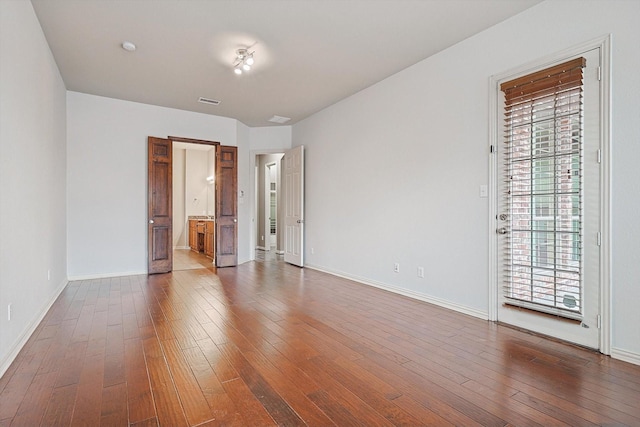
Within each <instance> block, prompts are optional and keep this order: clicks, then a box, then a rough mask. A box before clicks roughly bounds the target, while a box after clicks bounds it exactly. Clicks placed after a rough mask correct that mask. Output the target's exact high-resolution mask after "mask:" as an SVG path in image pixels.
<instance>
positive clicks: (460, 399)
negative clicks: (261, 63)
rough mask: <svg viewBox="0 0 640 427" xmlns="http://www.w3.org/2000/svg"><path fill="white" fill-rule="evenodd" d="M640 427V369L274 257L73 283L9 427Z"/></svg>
mask: <svg viewBox="0 0 640 427" xmlns="http://www.w3.org/2000/svg"><path fill="white" fill-rule="evenodd" d="M38 425H41V426H99V425H101V426H127V425H129V426H221V425H224V426H271V425H280V426H301V425H313V426H333V425H335V426H391V425H401V426H424V425H437V426H446V425H463V426H506V425H518V426H530V425H531V426H534V425H537V426H567V425H570V426H594V425H629V426H631V425H640V367H639V366H634V365H631V364H628V363H624V362H620V361H616V360H612V359H610V358H608V357H605V356H602V355H600V354H598V353H595V352H591V351H588V350H585V349H582V348H578V347H575V346H571V345H568V344H564V343H560V342H556V341H553V340H548V339H545V338H542V337H539V336H535V335H531V334H528V333H525V332H522V331H518V330H514V329H511V328H508V327H505V326H502V325H497V324H494V323H490V322H486V321H482V320H479V319H475V318H472V317H468V316H465V315H462V314H459V313H456V312H452V311H449V310H446V309H443V308H439V307H436V306H432V305H430V304H426V303H423V302H420V301H415V300H411V299H408V298H405V297H402V296H398V295H394V294H391V293H388V292H385V291H382V290H378V289H375V288H371V287H367V286H364V285H360V284H357V283H353V282H350V281H348V280H344V279H341V278H337V277H333V276H330V275H327V274H324V273H321V272H318V271H314V270H309V269H299V268H297V267H293V266H290V265H287V264H284V263H282V262H277V261H275V260H269V259H267V260H264V259H263V260H257V261H255V262H251V263H247V264H244V265H241V266H239V267H237V268H225V269H218V270H217V271H216V270H215V269H214V268H213V267H209V268H201V269H191V270H185V271H175V272H173V273H170V274H163V275H154V276H129V277H118V278H110V279H102V280H88V281H78V282H71V283H70V284H69V285H68V286H67V287H66V289H65V290H64V291H63V293H62V295H61V296H60V298H59V299H58V300H57V301H56V303H55V304H54V305H53V307H52V308H51V310H50V311H49V313H48V314H47V315H46V317H45V319H44V320H43V321H42V323H41V324H40V325H39V326H38V328H37V330H36V331H35V333H34V334H33V336H32V337H31V339H30V340H29V341H28V343H27V344H26V346H25V347H24V349H23V350H22V351H21V353H20V354H19V356H18V358H17V359H16V361H15V362H14V363H13V365H12V366H11V367H10V368H9V370H8V371H7V372H6V374H5V375H4V376H3V377H2V378H1V379H0V427H6V426H38Z"/></svg>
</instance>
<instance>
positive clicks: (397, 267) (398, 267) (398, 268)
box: [393, 262, 400, 273]
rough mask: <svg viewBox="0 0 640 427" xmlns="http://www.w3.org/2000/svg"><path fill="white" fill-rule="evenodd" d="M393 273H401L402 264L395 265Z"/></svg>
mask: <svg viewBox="0 0 640 427" xmlns="http://www.w3.org/2000/svg"><path fill="white" fill-rule="evenodd" d="M393 271H395V272H396V273H400V264H398V263H397V262H396V263H395V264H393Z"/></svg>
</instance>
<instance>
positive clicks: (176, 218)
mask: <svg viewBox="0 0 640 427" xmlns="http://www.w3.org/2000/svg"><path fill="white" fill-rule="evenodd" d="M172 162H173V170H172V174H171V177H172V184H173V192H172V194H171V195H172V197H173V200H172V201H173V218H172V221H173V247H174V248H184V247H186V246H188V245H189V241H188V240H189V239H188V234H189V232H188V226H187V218H186V216H185V204H184V200H185V197H184V192H185V163H186V150H185V149H184V148H178V147H176V146H175V145H174V146H173V159H172Z"/></svg>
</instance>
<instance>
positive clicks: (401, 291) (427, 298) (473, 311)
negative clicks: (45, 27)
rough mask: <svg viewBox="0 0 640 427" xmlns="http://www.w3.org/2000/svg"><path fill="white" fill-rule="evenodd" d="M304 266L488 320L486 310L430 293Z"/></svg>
mask: <svg viewBox="0 0 640 427" xmlns="http://www.w3.org/2000/svg"><path fill="white" fill-rule="evenodd" d="M305 267H307V268H310V269H313V270H318V271H322V272H323V273H328V274H331V275H333V276H338V277H342V278H344V279H349V280H353V281H354V282H358V283H362V284H363V285H368V286H373V287H374V288H379V289H384V290H385V291H389V292H393V293H394V294H400V295H404V296H406V297H409V298H413V299H416V300H420V301H424V302H428V303H430V304H434V305H437V306H439V307H444V308H448V309H450V310H453V311H457V312H459V313H463V314H468V315H469V316H473V317H478V318H480V319H482V320H489V313H487V312H484V311H481V310H478V309H475V308H471V307H467V306H464V305H461V304H456V303H452V302H450V301H446V300H443V299H440V298H436V297H432V296H430V295H426V294H421V293H419V292H414V291H410V290H407V289H402V288H398V287H395V286H391V285H388V284H386V283H381V282H376V281H373V280H369V279H364V278H362V277H357V276H353V275H351V274H347V273H343V272H339V271H334V270H330V269H327V268H324V267H320V266H317V265H313V264H305Z"/></svg>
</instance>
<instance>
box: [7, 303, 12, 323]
mask: <svg viewBox="0 0 640 427" xmlns="http://www.w3.org/2000/svg"><path fill="white" fill-rule="evenodd" d="M7 320H8V321H11V304H9V305H8V306H7Z"/></svg>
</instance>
